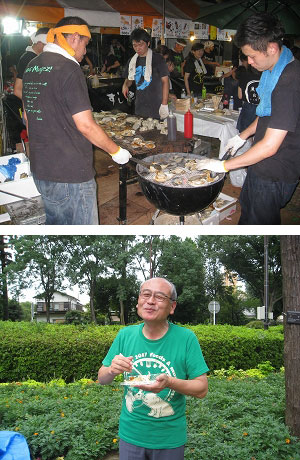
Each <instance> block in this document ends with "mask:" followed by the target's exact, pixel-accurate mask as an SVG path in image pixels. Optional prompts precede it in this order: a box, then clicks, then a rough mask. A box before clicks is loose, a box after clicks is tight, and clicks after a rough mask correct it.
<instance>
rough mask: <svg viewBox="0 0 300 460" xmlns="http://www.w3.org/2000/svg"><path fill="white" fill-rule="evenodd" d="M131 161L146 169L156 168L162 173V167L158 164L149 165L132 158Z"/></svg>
mask: <svg viewBox="0 0 300 460" xmlns="http://www.w3.org/2000/svg"><path fill="white" fill-rule="evenodd" d="M129 161H133V162H134V163H137V164H138V165H141V166H144V167H145V168H148V169H150V166H152V167H153V168H155V169H156V170H157V171H161V169H162V167H161V166H160V165H158V164H156V163H149V162H148V161H143V160H138V159H137V158H135V157H131V158H130V160H129Z"/></svg>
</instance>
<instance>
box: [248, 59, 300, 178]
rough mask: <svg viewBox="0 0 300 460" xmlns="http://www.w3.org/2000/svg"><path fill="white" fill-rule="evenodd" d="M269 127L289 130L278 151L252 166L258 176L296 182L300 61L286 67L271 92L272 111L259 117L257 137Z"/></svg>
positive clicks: (298, 174)
mask: <svg viewBox="0 0 300 460" xmlns="http://www.w3.org/2000/svg"><path fill="white" fill-rule="evenodd" d="M267 128H273V129H281V130H284V131H288V133H287V135H286V136H285V138H284V140H283V142H282V144H281V146H280V147H279V149H278V151H277V153H276V154H275V155H273V156H271V157H269V158H266V159H265V160H262V161H260V162H259V163H257V164H255V165H253V166H249V167H250V168H253V171H254V172H255V174H256V175H258V176H260V177H262V178H263V179H267V180H271V181H273V182H286V183H295V182H297V181H298V180H299V177H300V62H299V61H298V60H294V61H292V62H291V63H290V64H288V65H287V66H286V67H285V69H284V70H283V72H282V74H281V76H280V78H279V80H278V82H277V85H276V86H275V88H274V90H273V92H272V114H271V116H269V117H260V118H259V120H258V124H257V128H256V133H255V140H254V142H255V143H257V142H258V141H260V140H261V139H263V137H264V135H265V132H266V130H267Z"/></svg>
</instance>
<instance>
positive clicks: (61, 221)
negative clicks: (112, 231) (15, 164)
mask: <svg viewBox="0 0 300 460" xmlns="http://www.w3.org/2000/svg"><path fill="white" fill-rule="evenodd" d="M33 179H34V182H35V185H36V188H37V189H38V191H39V192H40V194H41V196H42V198H43V202H44V207H45V213H46V225H99V218H98V207H97V185H96V181H95V179H92V180H90V181H88V182H81V183H78V184H70V183H61V182H50V181H46V180H39V179H37V178H36V177H34V176H33Z"/></svg>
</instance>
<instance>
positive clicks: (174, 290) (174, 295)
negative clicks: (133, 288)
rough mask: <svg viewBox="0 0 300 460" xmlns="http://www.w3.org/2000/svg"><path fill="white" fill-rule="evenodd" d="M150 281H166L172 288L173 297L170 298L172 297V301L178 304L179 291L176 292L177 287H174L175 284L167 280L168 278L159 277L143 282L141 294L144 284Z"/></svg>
mask: <svg viewBox="0 0 300 460" xmlns="http://www.w3.org/2000/svg"><path fill="white" fill-rule="evenodd" d="M150 280H164V281H166V282H167V283H168V284H169V286H170V288H171V296H170V297H171V299H172V300H173V301H175V302H176V300H177V291H176V287H175V285H174V284H173V283H171V281H169V280H167V279H166V278H161V277H159V276H157V277H154V278H149V279H148V280H145V281H143V282H142V283H141V285H140V292H141V289H142V286H143V284H144V283H145V282H146V281H150Z"/></svg>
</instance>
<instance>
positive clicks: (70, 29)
mask: <svg viewBox="0 0 300 460" xmlns="http://www.w3.org/2000/svg"><path fill="white" fill-rule="evenodd" d="M75 33H78V34H79V35H84V36H85V37H89V38H91V33H90V31H89V28H88V27H87V26H86V25H84V24H83V25H76V24H71V25H68V26H61V27H57V28H56V29H50V30H49V32H48V34H47V42H48V43H53V42H54V39H55V35H56V39H57V41H58V44H59V46H61V47H62V48H63V49H64V50H66V51H67V52H68V53H69V54H70V55H71V56H74V54H75V51H74V50H73V48H71V46H70V45H69V44H68V42H67V40H66V39H65V37H64V36H63V34H75Z"/></svg>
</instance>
